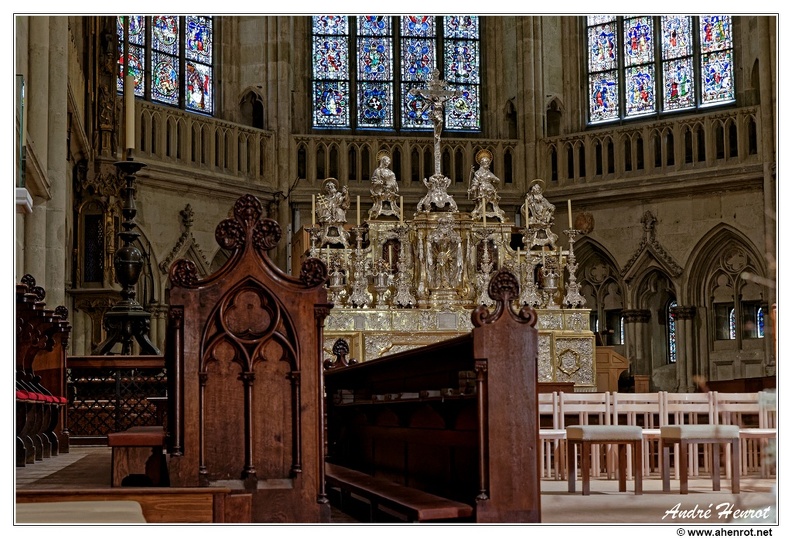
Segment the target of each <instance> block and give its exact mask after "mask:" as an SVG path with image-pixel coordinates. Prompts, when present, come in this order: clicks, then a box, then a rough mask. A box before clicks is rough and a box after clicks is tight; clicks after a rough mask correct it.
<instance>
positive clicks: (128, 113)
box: [124, 75, 135, 150]
mask: <svg viewBox="0 0 792 539" xmlns="http://www.w3.org/2000/svg"><path fill="white" fill-rule="evenodd" d="M124 113H125V121H124V123H125V126H126V149H128V150H132V149H134V148H135V78H134V77H133V76H132V75H127V76H126V78H125V79H124Z"/></svg>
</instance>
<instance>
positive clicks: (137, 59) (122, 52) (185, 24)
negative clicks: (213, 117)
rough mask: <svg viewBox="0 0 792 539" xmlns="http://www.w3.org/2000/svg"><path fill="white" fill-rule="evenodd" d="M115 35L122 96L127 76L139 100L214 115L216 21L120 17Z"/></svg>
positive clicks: (206, 18) (119, 88)
mask: <svg viewBox="0 0 792 539" xmlns="http://www.w3.org/2000/svg"><path fill="white" fill-rule="evenodd" d="M116 31H117V34H118V49H119V50H118V58H119V60H118V67H119V69H118V78H117V89H118V91H119V92H123V91H124V76H125V75H126V74H131V75H132V76H133V78H134V84H135V95H136V96H137V97H142V98H144V99H148V100H151V101H156V102H159V103H164V104H166V105H172V106H175V107H180V108H183V109H185V110H188V111H192V112H201V113H205V114H212V113H213V112H214V68H213V48H214V46H213V36H212V32H213V20H212V17H204V16H199V15H187V16H166V15H156V16H148V17H147V16H128V17H117V18H116ZM125 58H126V60H127V61H126V66H125V65H124V64H125V62H124V59H125ZM125 67H126V70H125V69H124V68H125Z"/></svg>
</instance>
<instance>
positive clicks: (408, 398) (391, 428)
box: [324, 271, 541, 522]
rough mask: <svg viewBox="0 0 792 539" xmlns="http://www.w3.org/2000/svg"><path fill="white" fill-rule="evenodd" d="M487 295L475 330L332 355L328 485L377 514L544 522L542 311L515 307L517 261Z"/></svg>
mask: <svg viewBox="0 0 792 539" xmlns="http://www.w3.org/2000/svg"><path fill="white" fill-rule="evenodd" d="M490 296H492V298H493V299H495V300H496V307H495V310H494V312H492V313H489V311H488V310H487V309H486V308H484V307H480V308H478V309H476V310H475V311H473V313H472V320H473V324H474V329H473V331H472V332H471V333H470V334H468V335H463V336H461V337H457V338H455V339H451V340H448V341H444V342H441V343H436V344H433V345H430V346H426V347H423V348H419V349H416V350H409V351H406V352H402V353H399V354H394V355H392V356H386V357H382V358H379V359H375V360H371V361H366V362H364V363H360V364H347V362H346V361H340V360H337V361H335V362H328V363H327V364H326V366H325V367H326V369H325V373H324V380H325V389H326V395H327V405H326V410H327V462H328V465H327V466H326V477H327V484H328V487H329V488H335V489H337V490H339V491H340V494H341V495H342V498H349V497H353V498H357V499H361V498H362V499H367V500H368V501H369V502H370V506H371V509H372V513H373V516H374V517H375V518H378V517H379V516H380V515H378V514H377V513H376V512H375V511H373V509H374V508H375V506H376V507H380V508H385V509H388V510H390V512H394V513H397V514H401V515H402V516H403V518H404V519H405V520H430V519H432V520H433V519H441V520H444V519H461V520H466V519H468V520H472V521H475V522H539V521H540V515H541V512H540V473H539V464H540V463H539V459H538V448H539V446H538V414H537V332H536V330H535V329H534V327H533V326H534V324H535V322H536V313H535V312H534V311H533V310H532V309H530V308H524V309H523V310H522V311H520V312H519V313H515V312H514V311H513V309H512V306H511V304H512V301H513V300H515V299H516V298H519V285H518V283H517V280H516V278H515V277H514V276H513V275H512V274H511V273H509V272H508V271H501V272H499V273H498V274H496V275H495V276H493V278H492V281H491V284H490ZM353 495H354V496H353ZM443 500H445V504H444V502H443ZM465 507H467V508H469V509H470V510H469V511H468V510H466V509H465Z"/></svg>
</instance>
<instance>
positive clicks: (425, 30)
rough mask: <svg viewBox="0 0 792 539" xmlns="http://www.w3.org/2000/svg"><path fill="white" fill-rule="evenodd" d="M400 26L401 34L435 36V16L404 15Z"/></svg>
mask: <svg viewBox="0 0 792 539" xmlns="http://www.w3.org/2000/svg"><path fill="white" fill-rule="evenodd" d="M401 27H402V36H411V37H434V36H435V18H434V17H431V16H428V15H406V16H404V17H402V18H401Z"/></svg>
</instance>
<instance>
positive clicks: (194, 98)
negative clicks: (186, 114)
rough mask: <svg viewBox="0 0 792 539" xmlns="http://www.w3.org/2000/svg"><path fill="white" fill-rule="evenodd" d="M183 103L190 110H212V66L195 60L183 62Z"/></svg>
mask: <svg viewBox="0 0 792 539" xmlns="http://www.w3.org/2000/svg"><path fill="white" fill-rule="evenodd" d="M185 73H186V79H187V80H186V81H185V84H184V91H185V95H184V103H185V106H186V107H187V108H188V109H190V110H197V111H199V112H204V113H206V114H211V113H212V112H213V109H214V106H213V101H214V99H213V96H212V68H211V67H209V66H206V65H203V64H199V63H195V62H186V64H185Z"/></svg>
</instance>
